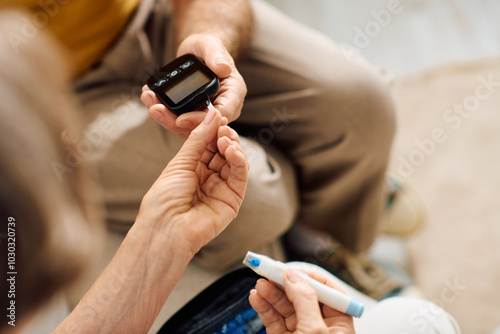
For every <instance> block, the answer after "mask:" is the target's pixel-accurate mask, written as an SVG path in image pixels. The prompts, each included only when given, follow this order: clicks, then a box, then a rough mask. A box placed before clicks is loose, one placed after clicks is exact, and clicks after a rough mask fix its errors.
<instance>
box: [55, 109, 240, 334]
mask: <svg viewBox="0 0 500 334" xmlns="http://www.w3.org/2000/svg"><path fill="white" fill-rule="evenodd" d="M225 124H227V120H226V119H225V118H223V117H221V115H220V113H219V112H218V111H217V110H216V109H211V110H210V111H209V112H208V113H207V114H206V117H205V119H204V121H203V122H202V124H200V126H198V127H197V128H196V129H195V130H194V131H193V132H192V133H191V135H190V137H189V139H188V140H187V141H186V142H185V144H184V145H183V147H182V148H181V150H180V151H179V153H178V154H177V155H176V156H175V157H174V159H172V161H171V162H170V163H169V164H168V166H167V167H166V168H165V170H164V171H163V172H162V174H161V175H160V177H159V178H158V180H157V181H156V182H155V183H154V184H153V186H152V188H151V189H150V191H149V192H148V193H147V194H146V195H145V197H144V199H143V202H142V204H141V208H140V212H139V215H138V216H137V220H136V222H135V224H134V225H133V226H132V228H131V229H130V231H129V233H128V234H127V236H126V238H125V239H124V241H123V243H122V245H121V246H120V248H119V250H118V251H117V253H116V255H115V257H114V258H113V260H112V261H111V262H110V264H109V265H108V266H107V267H106V269H105V271H104V272H103V273H102V274H101V275H100V276H99V278H98V279H97V281H96V282H95V283H94V285H93V286H92V288H91V289H90V290H89V291H88V292H87V294H86V295H85V296H84V297H83V299H82V301H81V302H80V303H79V304H78V305H77V307H76V308H75V310H74V311H73V312H72V313H71V314H70V315H69V316H68V317H67V318H66V319H65V321H64V322H63V323H61V325H60V326H59V327H58V328H57V329H56V331H55V332H56V333H59V332H60V333H97V332H102V333H146V332H147V331H148V330H149V328H150V327H151V325H152V324H153V322H154V320H155V319H156V316H157V315H158V313H159V312H160V310H161V308H162V306H163V304H164V303H165V301H166V300H167V298H168V296H169V294H170V292H171V291H172V289H173V288H174V286H175V284H176V283H177V281H178V280H179V278H180V276H181V275H182V273H183V271H184V269H185V268H186V266H187V264H188V263H189V261H190V260H191V259H192V257H193V256H194V254H196V253H197V252H198V251H199V250H200V248H201V247H203V246H204V245H205V244H207V243H208V242H209V241H211V240H212V239H213V238H215V237H216V236H217V235H218V234H219V233H220V232H222V230H223V229H224V228H226V226H227V225H228V224H229V223H230V222H231V221H232V220H233V219H234V218H235V217H236V215H237V213H238V210H239V208H240V205H241V203H242V201H243V197H244V193H245V188H246V183H247V177H248V163H247V160H246V157H245V154H244V152H243V150H242V148H241V146H240V144H239V139H238V135H237V134H236V132H235V131H234V130H232V129H230V128H229V127H227V126H226V125H225Z"/></svg>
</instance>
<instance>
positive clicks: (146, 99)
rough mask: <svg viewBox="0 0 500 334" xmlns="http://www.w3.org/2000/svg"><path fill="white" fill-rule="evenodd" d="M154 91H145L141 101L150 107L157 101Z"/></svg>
mask: <svg viewBox="0 0 500 334" xmlns="http://www.w3.org/2000/svg"><path fill="white" fill-rule="evenodd" d="M152 95H154V93H153V92H152V91H150V90H149V91H143V92H142V94H141V101H142V103H144V105H145V106H146V107H148V108H151V107H152V106H153V105H154V104H155V103H154V102H155V101H154V96H152Z"/></svg>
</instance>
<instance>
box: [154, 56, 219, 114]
mask: <svg viewBox="0 0 500 334" xmlns="http://www.w3.org/2000/svg"><path fill="white" fill-rule="evenodd" d="M147 85H148V87H149V88H150V89H151V90H152V91H153V92H154V93H155V94H156V96H157V97H158V99H159V100H160V101H161V102H162V103H163V104H165V106H166V107H167V108H168V109H169V110H170V111H172V112H173V113H174V114H177V115H180V114H183V113H186V112H190V111H195V110H199V109H200V108H201V107H202V106H206V103H207V102H208V101H209V100H210V98H212V97H213V96H215V94H217V92H218V90H219V79H218V78H217V76H216V75H215V73H214V72H212V71H211V70H210V69H209V68H208V67H207V66H206V65H205V64H204V63H203V62H202V61H200V60H199V59H198V58H196V57H195V56H194V55H190V54H189V55H184V56H181V57H179V58H177V59H175V60H174V61H172V62H170V63H169V64H167V65H166V66H164V67H162V68H161V70H160V71H158V72H156V73H155V74H154V75H153V76H151V77H150V78H149V79H148V82H147Z"/></svg>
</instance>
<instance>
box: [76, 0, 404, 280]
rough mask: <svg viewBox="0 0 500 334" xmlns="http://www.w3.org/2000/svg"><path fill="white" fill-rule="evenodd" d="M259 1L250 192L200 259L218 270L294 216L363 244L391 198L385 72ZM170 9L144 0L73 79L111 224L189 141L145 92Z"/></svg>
mask: <svg viewBox="0 0 500 334" xmlns="http://www.w3.org/2000/svg"><path fill="white" fill-rule="evenodd" d="M252 5H253V9H254V12H255V20H256V30H255V38H254V40H253V42H252V45H251V47H250V49H249V51H248V54H247V56H246V58H245V60H244V61H243V62H242V63H241V64H239V65H238V69H239V70H240V72H241V73H242V75H243V77H244V78H245V81H246V83H247V86H248V96H247V98H246V101H245V104H244V108H243V111H242V115H241V117H240V118H239V119H238V120H237V121H236V122H234V123H233V124H231V125H232V126H233V127H234V128H236V129H237V130H238V131H239V133H240V134H242V135H243V136H244V138H243V139H242V141H243V146H244V149H245V151H246V153H247V156H248V159H249V160H250V166H251V167H250V177H249V184H248V190H247V194H246V199H245V201H244V203H243V206H242V208H241V210H240V214H239V216H238V217H237V218H236V219H235V221H234V222H233V223H231V225H230V226H229V227H228V228H227V229H226V230H225V231H224V232H223V233H222V234H221V235H220V236H219V237H218V238H217V239H215V240H214V241H213V242H211V243H210V244H209V245H207V246H206V247H204V248H203V249H202V250H201V251H200V252H199V254H198V255H197V256H196V258H195V260H196V261H197V262H198V263H199V264H201V265H203V266H207V267H209V268H211V269H215V270H222V269H224V268H226V267H228V266H229V265H231V264H234V263H235V262H236V261H239V260H240V259H241V258H242V257H243V255H244V254H245V253H246V251H248V250H252V249H256V248H258V247H260V246H263V245H266V244H269V243H270V242H272V241H274V240H276V239H277V238H278V237H280V236H281V235H282V234H283V233H284V232H285V231H287V230H288V229H289V228H290V227H291V226H292V223H293V222H294V221H296V220H297V218H298V220H299V221H300V222H301V223H303V224H306V225H308V226H311V227H314V228H317V229H320V230H323V231H325V232H326V233H329V234H330V235H331V236H332V237H333V238H335V239H336V240H338V241H339V242H341V243H342V244H343V245H344V246H346V247H348V248H349V249H352V250H354V251H363V250H366V249H367V248H368V247H369V246H370V245H371V243H372V241H373V239H374V238H375V236H376V234H377V230H378V222H379V217H380V216H381V212H382V209H383V206H384V203H385V195H384V192H385V189H384V184H385V179H384V178H385V171H386V166H387V162H388V156H389V151H390V146H391V142H392V138H393V133H394V123H395V122H394V114H393V112H394V111H393V103H392V99H391V94H390V90H389V84H388V80H386V79H385V78H384V76H383V75H382V74H381V72H380V71H378V70H377V69H375V68H373V67H371V66H370V65H368V64H367V63H366V62H365V61H364V60H363V59H362V58H361V57H359V56H358V55H355V54H350V53H349V52H346V51H343V50H342V49H341V48H340V47H339V46H338V45H336V44H335V43H334V42H332V41H331V40H329V39H328V38H326V37H324V36H323V35H321V34H319V33H317V32H315V31H313V30H311V29H309V28H306V27H304V26H301V25H299V24H297V23H296V22H294V21H293V20H291V19H289V18H287V17H286V16H284V15H283V14H281V13H280V12H279V11H277V10H276V9H274V8H272V7H271V6H270V5H268V4H266V3H264V2H261V1H257V0H256V1H253V2H252ZM169 13H170V11H169V9H168V4H167V3H165V1H154V0H143V1H142V3H141V5H140V7H139V8H138V10H137V12H136V14H135V17H134V18H133V19H132V21H131V22H130V24H129V26H128V28H127V30H126V31H125V32H124V34H123V35H122V37H121V38H120V40H119V41H117V42H116V44H115V45H114V46H113V48H112V49H111V50H110V51H109V52H108V54H107V55H106V56H105V57H104V59H103V60H102V62H101V63H100V64H99V65H98V66H96V67H95V68H94V69H92V70H91V71H89V72H88V73H86V74H85V75H83V76H82V77H81V78H79V79H78V81H77V82H76V85H75V88H76V91H77V93H78V95H79V97H80V99H81V102H82V105H83V108H84V110H85V113H84V117H85V122H86V129H85V131H84V133H83V136H82V139H81V141H82V142H85V143H87V144H88V143H90V148H89V145H87V146H86V147H87V149H86V151H85V152H80V153H81V155H84V156H85V157H86V158H88V159H90V160H92V161H93V162H94V163H95V164H96V166H97V169H98V172H99V175H100V178H101V182H102V185H103V190H104V199H105V203H106V214H107V216H106V218H107V220H108V222H109V223H110V226H111V227H112V228H115V229H121V230H127V229H128V228H129V227H130V226H131V224H133V222H134V220H135V217H136V215H137V212H138V209H139V205H140V203H141V200H142V197H143V196H144V194H145V193H146V192H147V190H148V189H149V187H150V186H151V185H152V183H153V182H154V181H155V179H156V178H157V177H158V176H159V175H160V173H161V171H162V169H163V168H164V167H165V166H166V164H167V163H168V162H169V160H170V159H171V158H172V157H173V156H174V155H175V154H176V153H177V151H178V149H179V148H180V146H181V145H182V141H181V140H180V139H178V138H177V137H176V136H175V135H173V134H171V133H169V132H167V131H165V130H164V129H163V128H161V127H160V126H159V125H158V124H156V123H155V122H154V121H153V120H152V119H150V118H149V117H148V112H147V109H146V108H145V107H144V106H143V105H142V103H141V102H140V89H141V86H142V85H143V84H144V82H145V80H146V79H147V78H148V76H149V75H151V74H152V73H153V72H154V71H155V70H156V69H158V68H159V67H161V66H162V65H164V64H165V63H167V62H168V61H169V60H171V59H173V57H174V55H175V46H174V45H173V37H172V36H173V34H174V31H173V24H172V22H173V19H172V18H171V17H170V14H169ZM83 146H85V145H81V147H83ZM195 223H196V222H193V224H195Z"/></svg>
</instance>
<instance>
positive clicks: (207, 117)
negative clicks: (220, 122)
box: [203, 108, 216, 125]
mask: <svg viewBox="0 0 500 334" xmlns="http://www.w3.org/2000/svg"><path fill="white" fill-rule="evenodd" d="M215 113H216V111H215V109H214V108H210V110H209V111H207V114H206V115H205V119H204V120H203V123H205V124H207V125H208V124H210V123H211V122H212V121H213V120H214V118H215Z"/></svg>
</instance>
